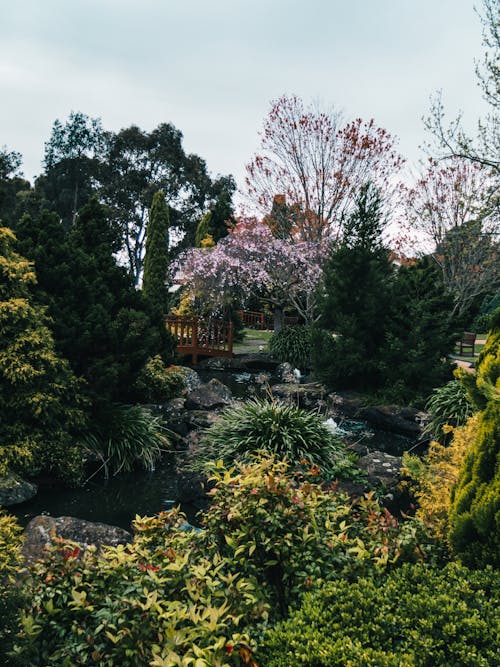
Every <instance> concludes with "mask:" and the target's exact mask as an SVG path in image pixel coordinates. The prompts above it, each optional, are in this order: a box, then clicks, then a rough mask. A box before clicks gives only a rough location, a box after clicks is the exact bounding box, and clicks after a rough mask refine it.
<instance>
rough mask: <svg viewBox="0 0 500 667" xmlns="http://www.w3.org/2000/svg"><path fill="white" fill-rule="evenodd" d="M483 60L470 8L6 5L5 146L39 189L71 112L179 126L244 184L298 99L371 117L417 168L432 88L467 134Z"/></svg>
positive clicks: (417, 3) (187, 140)
mask: <svg viewBox="0 0 500 667" xmlns="http://www.w3.org/2000/svg"><path fill="white" fill-rule="evenodd" d="M476 4H479V5H480V0H477V2H476ZM482 53H483V47H482V43H481V24H480V21H479V18H478V17H477V15H476V14H475V12H474V2H473V1H472V0H307V1H306V0H15V1H13V0H0V147H2V146H7V149H8V150H16V151H19V152H20V153H21V154H22V155H23V171H24V175H25V177H26V178H28V179H30V180H32V179H33V178H34V176H36V175H37V174H40V173H41V171H42V166H41V161H42V159H43V148H44V142H45V141H47V140H48V138H49V136H50V131H51V127H52V124H53V123H54V121H55V120H56V119H60V120H62V121H63V122H64V120H65V119H67V117H68V115H69V113H70V112H71V111H81V112H83V113H85V114H87V115H88V116H91V117H93V118H95V117H98V118H101V120H102V124H103V127H104V128H105V129H106V130H112V131H118V130H120V129H121V128H123V127H128V126H130V125H132V124H135V125H138V126H139V127H141V128H142V129H144V130H148V131H150V130H152V129H153V128H154V127H156V126H157V125H158V124H160V123H162V122H171V123H173V125H175V127H176V128H178V129H179V130H181V132H182V133H183V135H184V148H185V150H186V151H187V152H190V153H196V154H197V155H199V156H201V157H202V158H204V159H205V161H206V163H207V166H208V169H209V171H210V173H211V174H212V175H213V176H215V175H217V174H233V176H235V178H236V180H237V183H238V185H239V186H242V185H243V179H244V173H245V164H247V163H248V162H249V161H250V159H251V157H252V155H254V154H255V153H256V152H257V151H258V145H259V131H260V130H261V129H262V124H263V120H264V118H265V116H266V114H267V113H268V110H269V106H270V101H271V100H273V99H276V98H278V97H280V96H281V95H283V94H289V95H291V94H296V95H298V96H300V97H302V99H303V100H304V101H305V102H310V101H313V100H316V101H320V103H321V104H322V105H324V107H326V108H330V107H332V106H333V107H334V108H336V109H338V110H341V111H343V113H344V115H345V117H346V119H351V118H355V117H360V118H362V119H364V120H368V119H369V118H374V119H375V122H376V123H377V124H378V125H380V126H382V127H384V128H385V129H386V130H388V131H389V132H390V133H391V134H394V135H396V136H397V137H398V138H399V144H398V146H399V150H400V152H401V153H402V155H403V156H404V157H405V158H407V159H408V161H409V165H411V166H413V167H415V166H416V165H417V163H418V160H419V158H420V157H422V156H423V153H422V152H421V150H420V149H419V146H420V145H421V144H422V143H423V142H424V141H425V140H426V137H427V135H426V132H425V130H424V126H423V122H422V117H423V116H424V115H426V114H427V113H428V110H429V98H430V96H431V95H432V94H433V93H435V91H437V90H439V89H442V91H443V99H444V103H445V107H446V109H447V111H449V113H450V117H453V116H454V115H455V114H456V112H457V111H458V110H460V109H461V110H463V112H464V118H465V124H466V126H469V127H474V125H475V122H476V121H477V119H478V118H479V117H480V116H481V115H484V112H485V105H484V102H483V101H482V98H481V93H480V90H479V89H478V86H477V83H476V77H475V73H474V61H475V60H478V59H481V57H482Z"/></svg>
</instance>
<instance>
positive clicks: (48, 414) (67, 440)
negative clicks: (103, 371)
mask: <svg viewBox="0 0 500 667" xmlns="http://www.w3.org/2000/svg"><path fill="white" fill-rule="evenodd" d="M15 242H16V239H15V236H14V233H13V232H12V231H11V230H10V229H8V228H5V227H3V228H0V474H1V473H4V474H5V473H6V472H7V471H8V469H10V470H13V471H15V472H19V473H23V474H26V473H27V474H35V473H38V472H40V471H42V470H44V471H50V472H52V473H55V474H56V475H57V476H59V477H61V478H64V479H66V480H67V481H71V482H76V481H78V479H79V476H80V474H81V471H82V452H81V450H80V448H79V447H78V445H77V434H78V433H79V432H81V430H82V429H83V427H84V424H85V419H84V413H83V412H82V410H81V407H82V403H83V401H82V399H81V396H80V394H79V383H78V382H77V380H76V378H75V376H74V375H73V373H72V371H71V369H70V367H69V364H68V363H67V361H66V360H63V359H61V357H59V356H58V354H57V353H56V350H55V346H54V340H53V338H52V334H51V332H50V330H49V328H48V326H47V323H48V320H47V317H46V315H45V309H44V308H43V307H41V306H40V305H36V304H35V303H34V302H33V296H32V287H33V285H34V284H35V282H36V276H35V271H34V268H33V264H32V263H31V262H29V261H28V260H27V259H25V258H24V257H22V256H21V255H19V254H18V253H17V252H15V250H14V246H15Z"/></svg>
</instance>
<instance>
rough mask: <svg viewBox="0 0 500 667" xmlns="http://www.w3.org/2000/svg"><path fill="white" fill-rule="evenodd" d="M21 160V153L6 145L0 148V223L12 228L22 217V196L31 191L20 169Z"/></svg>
mask: <svg viewBox="0 0 500 667" xmlns="http://www.w3.org/2000/svg"><path fill="white" fill-rule="evenodd" d="M21 160H22V159H21V155H20V153H17V152H16V151H8V150H7V148H6V147H5V146H4V147H3V148H0V224H3V225H5V226H6V227H10V228H14V227H15V226H16V224H17V221H18V218H19V217H20V216H19V211H20V208H21V199H22V197H23V196H24V195H25V193H26V192H30V191H31V185H30V184H29V182H28V181H26V180H25V179H24V178H23V176H22V172H21V171H20V167H21Z"/></svg>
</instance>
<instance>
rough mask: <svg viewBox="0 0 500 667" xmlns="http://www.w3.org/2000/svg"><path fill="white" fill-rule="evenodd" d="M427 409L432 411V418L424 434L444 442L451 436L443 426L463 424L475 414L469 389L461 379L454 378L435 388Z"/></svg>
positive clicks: (426, 406)
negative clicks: (468, 393)
mask: <svg viewBox="0 0 500 667" xmlns="http://www.w3.org/2000/svg"><path fill="white" fill-rule="evenodd" d="M425 409H426V410H427V412H429V413H430V415H431V420H430V422H429V424H428V425H427V427H426V428H425V431H424V434H425V435H430V436H431V437H432V439H433V440H437V441H438V442H441V443H442V444H446V443H447V442H449V440H450V437H449V436H448V437H447V434H446V433H444V431H443V427H445V426H452V427H454V428H455V427H457V426H463V425H464V424H465V423H466V421H467V419H468V418H469V417H471V416H472V415H473V414H474V406H473V405H472V403H471V402H470V400H469V398H468V397H467V390H466V389H465V387H464V385H463V384H462V383H461V382H460V381H459V380H452V381H451V382H447V383H446V384H445V385H443V386H442V387H437V388H436V389H434V391H433V392H432V394H431V395H430V397H429V399H428V400H427V403H426V405H425Z"/></svg>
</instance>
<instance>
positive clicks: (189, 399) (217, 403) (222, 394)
mask: <svg viewBox="0 0 500 667" xmlns="http://www.w3.org/2000/svg"><path fill="white" fill-rule="evenodd" d="M232 401H233V395H232V393H231V390H230V389H229V387H226V385H224V384H222V382H220V381H219V380H216V379H215V378H213V379H212V380H210V382H207V383H206V384H202V385H201V386H200V387H197V388H196V389H194V390H193V391H191V392H189V394H188V395H187V396H186V408H187V409H188V410H215V409H217V408H223V407H226V406H227V405H230V404H231V403H232Z"/></svg>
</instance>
